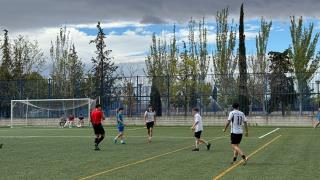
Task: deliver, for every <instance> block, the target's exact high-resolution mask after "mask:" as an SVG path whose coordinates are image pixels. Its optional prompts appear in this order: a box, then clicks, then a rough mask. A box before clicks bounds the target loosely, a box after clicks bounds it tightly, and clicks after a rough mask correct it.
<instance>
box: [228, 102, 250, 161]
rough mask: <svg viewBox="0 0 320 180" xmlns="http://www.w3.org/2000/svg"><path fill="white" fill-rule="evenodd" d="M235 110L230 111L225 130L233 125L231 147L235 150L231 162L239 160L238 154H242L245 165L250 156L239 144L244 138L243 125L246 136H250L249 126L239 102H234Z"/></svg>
mask: <svg viewBox="0 0 320 180" xmlns="http://www.w3.org/2000/svg"><path fill="white" fill-rule="evenodd" d="M232 107H233V111H231V112H230V113H229V117H228V120H227V122H226V125H225V128H224V129H223V132H225V131H226V129H227V128H228V126H229V125H230V126H231V147H232V150H233V161H232V163H231V164H233V163H235V162H236V161H237V157H238V155H240V156H241V157H242V159H243V161H244V165H245V164H246V163H247V161H248V158H247V157H246V156H245V155H244V153H243V151H242V150H241V149H240V147H239V144H240V142H241V139H242V134H243V125H244V127H245V130H246V134H245V136H246V137H248V126H247V119H246V117H245V115H244V113H243V112H241V111H239V107H240V105H239V103H234V104H233V105H232Z"/></svg>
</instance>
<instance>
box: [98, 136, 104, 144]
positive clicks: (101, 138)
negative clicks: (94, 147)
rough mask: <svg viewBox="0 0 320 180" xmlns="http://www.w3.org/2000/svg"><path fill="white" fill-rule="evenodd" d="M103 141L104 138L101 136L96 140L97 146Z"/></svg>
mask: <svg viewBox="0 0 320 180" xmlns="http://www.w3.org/2000/svg"><path fill="white" fill-rule="evenodd" d="M103 139H104V136H101V137H100V138H99V139H98V142H97V144H99V143H100V142H101V141H102V140H103Z"/></svg>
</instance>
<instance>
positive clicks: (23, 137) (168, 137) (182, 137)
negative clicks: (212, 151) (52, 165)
mask: <svg viewBox="0 0 320 180" xmlns="http://www.w3.org/2000/svg"><path fill="white" fill-rule="evenodd" d="M93 137H94V136H0V138H20V139H26V138H93ZM224 137H226V136H219V137H215V138H224ZM127 138H147V136H127ZM153 138H166V139H194V137H192V136H190V137H184V136H180V137H179V136H177V137H175V136H153ZM206 138H209V137H206Z"/></svg>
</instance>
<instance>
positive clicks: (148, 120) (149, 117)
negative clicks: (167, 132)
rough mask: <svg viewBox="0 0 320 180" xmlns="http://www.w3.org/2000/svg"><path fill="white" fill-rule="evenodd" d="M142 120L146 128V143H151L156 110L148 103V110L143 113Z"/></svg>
mask: <svg viewBox="0 0 320 180" xmlns="http://www.w3.org/2000/svg"><path fill="white" fill-rule="evenodd" d="M144 122H145V125H146V126H147V129H148V143H151V140H152V133H153V126H154V125H156V112H155V110H154V109H153V107H152V106H151V105H150V106H149V107H148V110H147V111H146V112H145V113H144Z"/></svg>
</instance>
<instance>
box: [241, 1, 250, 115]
mask: <svg viewBox="0 0 320 180" xmlns="http://www.w3.org/2000/svg"><path fill="white" fill-rule="evenodd" d="M243 16H244V13H243V4H241V8H240V22H239V75H240V76H239V102H240V110H241V111H242V112H243V113H244V114H245V115H248V114H249V97H248V88H247V79H248V77H247V60H246V47H245V35H244V20H243Z"/></svg>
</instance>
